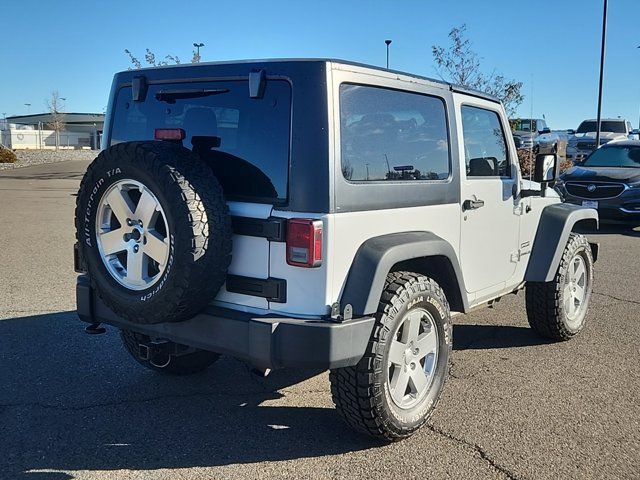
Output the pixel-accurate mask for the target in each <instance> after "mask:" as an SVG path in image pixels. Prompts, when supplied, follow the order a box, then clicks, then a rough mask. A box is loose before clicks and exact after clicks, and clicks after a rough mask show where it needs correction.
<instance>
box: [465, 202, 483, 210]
mask: <svg viewBox="0 0 640 480" xmlns="http://www.w3.org/2000/svg"><path fill="white" fill-rule="evenodd" d="M481 207H484V200H465V201H464V202H463V204H462V209H463V210H477V209H478V208H481Z"/></svg>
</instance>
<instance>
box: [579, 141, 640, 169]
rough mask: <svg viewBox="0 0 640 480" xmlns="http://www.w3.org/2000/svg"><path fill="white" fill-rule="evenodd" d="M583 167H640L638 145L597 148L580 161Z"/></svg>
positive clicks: (639, 148)
mask: <svg viewBox="0 0 640 480" xmlns="http://www.w3.org/2000/svg"><path fill="white" fill-rule="evenodd" d="M582 166H584V167H619V168H629V167H632V168H640V147H629V146H619V147H605V148H599V149H598V150H596V151H595V152H593V153H592V154H591V155H589V156H588V157H587V159H586V160H585V161H584V162H583V163H582Z"/></svg>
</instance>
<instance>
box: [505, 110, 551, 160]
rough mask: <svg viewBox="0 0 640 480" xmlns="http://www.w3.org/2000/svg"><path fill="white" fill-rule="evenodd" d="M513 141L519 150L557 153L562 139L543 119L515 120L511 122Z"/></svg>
mask: <svg viewBox="0 0 640 480" xmlns="http://www.w3.org/2000/svg"><path fill="white" fill-rule="evenodd" d="M509 123H510V124H511V130H512V131H513V141H514V142H515V144H516V148H517V149H518V150H529V149H531V148H535V149H536V151H537V152H538V153H557V152H558V144H559V143H560V137H559V136H558V135H557V134H556V133H553V132H552V131H551V129H550V128H549V127H548V126H547V122H546V121H545V120H543V119H541V118H515V119H511V120H509Z"/></svg>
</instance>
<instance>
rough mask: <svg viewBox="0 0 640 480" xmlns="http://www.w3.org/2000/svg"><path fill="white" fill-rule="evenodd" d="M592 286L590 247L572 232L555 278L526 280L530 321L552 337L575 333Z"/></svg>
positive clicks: (565, 337)
mask: <svg viewBox="0 0 640 480" xmlns="http://www.w3.org/2000/svg"><path fill="white" fill-rule="evenodd" d="M592 288H593V256H592V254H591V247H590V245H589V242H588V241H587V238H586V237H585V236H584V235H579V234H576V233H572V234H571V236H570V237H569V242H568V243H567V246H566V247H565V249H564V253H563V255H562V259H561V260H560V265H559V266H558V271H557V272H556V276H555V277H554V279H553V280H551V281H550V282H528V283H527V287H526V304H527V318H528V320H529V325H531V328H533V329H534V330H535V331H536V332H537V333H538V334H540V335H542V336H543V337H546V338H550V339H552V340H569V339H570V338H572V337H575V336H576V335H577V334H578V333H580V331H582V329H583V328H584V325H585V322H586V315H587V309H588V307H589V300H590V298H591V290H592Z"/></svg>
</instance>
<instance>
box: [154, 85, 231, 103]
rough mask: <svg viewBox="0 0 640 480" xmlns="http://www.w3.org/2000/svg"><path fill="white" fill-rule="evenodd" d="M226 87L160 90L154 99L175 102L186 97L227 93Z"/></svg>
mask: <svg viewBox="0 0 640 480" xmlns="http://www.w3.org/2000/svg"><path fill="white" fill-rule="evenodd" d="M228 91H229V89H228V88H194V89H187V90H160V91H159V92H158V93H156V100H159V101H161V102H167V103H176V100H184V99H186V98H202V97H209V96H211V95H220V94H221V93H227V92H228Z"/></svg>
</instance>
